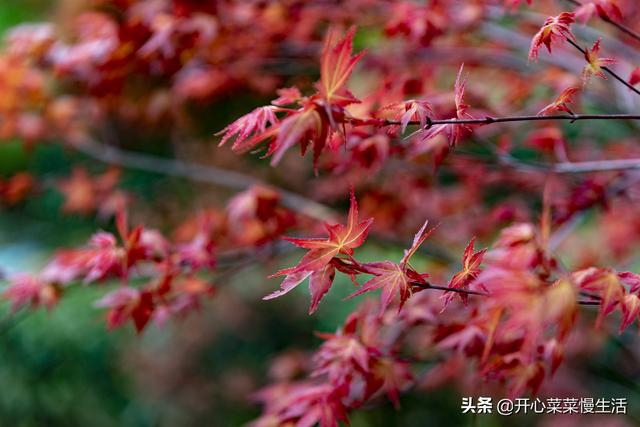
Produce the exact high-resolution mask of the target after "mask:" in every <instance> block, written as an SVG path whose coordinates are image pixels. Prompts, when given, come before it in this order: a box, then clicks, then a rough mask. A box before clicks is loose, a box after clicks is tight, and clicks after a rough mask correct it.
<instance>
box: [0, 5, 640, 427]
mask: <svg viewBox="0 0 640 427" xmlns="http://www.w3.org/2000/svg"><path fill="white" fill-rule="evenodd" d="M69 3H73V2H69ZM59 6H60V5H59V4H54V2H52V1H44V0H1V2H0V35H3V34H4V33H5V31H6V30H7V29H8V28H10V27H12V26H14V25H16V24H20V23H26V22H32V21H38V20H43V19H45V20H46V19H52V17H54V18H53V19H55V16H56V14H59V13H61V12H60V10H59ZM0 96H2V94H1V93H0ZM269 99H270V97H266V98H264V99H263V98H261V97H260V96H259V95H246V94H243V95H239V94H236V95H234V96H232V97H230V98H229V99H223V100H221V101H220V102H217V103H216V104H215V105H212V106H208V107H207V109H206V110H205V111H197V112H196V114H202V115H206V114H208V115H207V117H209V118H210V119H207V120H205V121H204V122H203V125H202V127H203V128H202V133H203V134H210V132H211V131H212V130H218V129H220V128H222V127H224V125H226V123H228V122H229V121H230V119H231V118H233V117H237V116H238V115H240V114H241V113H242V112H246V111H249V110H250V109H251V108H252V107H253V106H256V105H260V104H262V103H264V102H265V101H266V102H268V100H269ZM212 111H214V112H215V114H209V113H211V112H212ZM169 149H170V142H167V141H162V140H161V139H159V140H158V141H156V143H155V144H154V146H153V147H152V148H150V149H148V150H151V151H153V152H155V153H160V154H162V153H163V152H165V151H167V150H169ZM196 149H197V148H196ZM184 150H187V151H188V150H189V147H185V148H184ZM229 155H230V154H229V153H221V154H220V156H229ZM244 161H246V162H252V161H259V160H256V159H253V160H251V159H248V160H246V159H245V160H244ZM78 165H82V166H84V167H85V168H86V169H87V170H89V171H92V172H94V173H102V172H105V171H107V170H108V169H106V167H105V166H104V164H101V163H99V162H96V161H94V160H92V159H90V158H85V157H83V156H82V155H81V154H79V153H77V152H72V151H70V150H66V149H65V148H64V147H63V146H62V145H61V144H56V143H48V144H41V145H36V146H33V147H25V146H24V145H23V144H22V142H21V141H11V140H10V141H3V142H2V143H1V144H0V175H1V176H11V175H12V174H13V173H15V172H16V171H27V172H29V173H30V174H32V175H33V176H36V177H38V181H41V182H47V181H49V182H57V181H59V180H61V179H63V178H67V177H69V176H70V175H71V174H72V172H73V169H74V167H76V166H78ZM270 173H272V174H277V173H278V172H270ZM118 186H119V188H121V189H123V190H125V191H127V192H128V193H130V194H133V195H134V197H135V198H136V199H137V200H138V202H141V203H135V206H136V209H137V211H136V212H135V213H134V217H138V218H140V217H145V218H148V221H149V222H150V223H151V224H154V225H157V226H159V227H162V226H163V225H164V224H166V223H169V222H170V221H167V218H170V219H176V218H177V219H180V218H181V216H183V215H186V212H188V211H189V210H191V209H194V208H200V207H203V206H207V203H209V202H215V201H216V200H218V199H220V198H221V199H224V198H226V197H228V196H229V194H224V193H220V192H219V191H213V190H211V189H209V188H208V187H207V186H204V185H197V184H193V183H191V182H187V181H185V180H182V179H177V178H171V177H166V176H162V175H159V174H153V173H145V172H141V171H136V170H128V169H127V170H123V171H122V175H121V176H120V181H119V184H118ZM196 195H197V197H196ZM142 202H144V203H142ZM64 203H65V200H64V197H63V195H62V194H61V193H60V191H57V190H56V189H54V188H51V187H45V186H43V187H42V188H39V190H38V192H37V193H36V194H35V195H33V196H31V197H28V198H27V199H25V201H24V202H22V203H20V204H17V205H15V206H11V207H10V208H1V210H0V271H1V273H2V274H3V275H7V274H11V273H15V272H18V271H36V270H38V269H39V268H41V267H42V265H43V263H44V262H45V260H46V259H47V257H48V256H50V254H51V253H52V251H53V250H54V249H55V248H59V247H70V246H75V245H78V244H82V243H84V242H85V241H86V240H87V238H88V237H89V236H90V235H91V234H92V233H93V232H94V231H95V230H96V229H97V228H105V229H113V224H112V223H111V222H110V220H107V219H100V217H99V216H97V217H96V216H86V215H74V214H68V213H64V212H63V209H62V206H63V204H64ZM401 253H402V248H401V247H398V248H393V247H389V246H384V245H379V246H376V245H375V244H372V245H368V246H367V247H366V248H365V249H363V251H362V252H361V258H362V259H364V260H366V259H372V260H373V259H385V258H390V259H395V258H397V257H398V256H399V255H400V254H401ZM295 259H296V254H293V255H291V258H289V259H287V257H284V258H281V259H279V260H278V262H277V264H273V263H271V262H264V263H255V264H253V265H250V266H245V267H243V268H242V269H240V270H239V271H235V272H233V274H231V275H229V276H228V277H224V283H219V284H218V285H220V286H219V290H218V294H217V297H216V298H214V299H213V300H212V301H210V302H207V303H206V305H205V306H204V307H203V308H202V309H201V310H200V311H199V312H198V313H195V314H193V315H192V316H190V317H189V318H187V319H185V320H184V321H181V322H170V323H169V324H167V325H165V326H164V327H162V328H159V327H157V326H152V327H150V328H149V329H148V330H146V331H145V332H144V333H143V334H142V335H138V334H136V333H135V331H134V330H133V328H129V327H128V328H121V329H118V330H115V331H113V332H110V333H107V332H106V330H105V326H104V321H103V317H104V313H103V312H102V311H100V310H97V309H96V308H94V306H93V303H94V301H95V300H96V299H98V298H99V297H100V296H102V295H103V294H104V293H105V290H104V289H102V288H101V287H99V286H98V287H95V286H94V287H76V288H74V289H73V290H72V291H71V292H69V293H68V295H66V296H65V298H64V299H63V300H62V301H61V303H60V305H59V306H58V307H56V309H55V310H53V311H51V312H48V311H46V310H44V309H42V310H38V311H37V312H34V313H27V312H18V313H16V314H15V315H12V313H11V312H10V307H9V305H8V304H2V305H1V306H0V310H1V313H0V317H1V319H2V320H0V426H13V427H32V426H33V427H36V426H61V427H62V426H64V427H72V426H91V427H102V426H122V427H134V426H135V427H138V426H140V427H152V426H158V427H160V426H237V425H243V424H245V423H247V422H249V421H250V420H252V419H254V418H255V417H256V416H257V415H258V414H259V407H258V406H257V405H256V404H255V403H254V402H253V401H252V394H253V393H254V392H255V391H256V390H258V389H259V388H260V387H261V386H264V385H265V384H267V383H268V382H269V380H270V379H273V378H276V379H277V378H278V377H279V376H281V375H287V374H288V372H289V371H295V370H296V369H298V367H299V365H304V363H305V362H304V361H305V359H306V358H307V357H308V352H310V351H312V350H314V349H315V348H317V346H318V345H319V343H320V342H321V340H320V339H319V338H318V337H316V336H315V335H314V331H323V332H326V331H333V330H335V329H336V327H337V326H338V325H340V324H341V323H342V322H343V321H344V318H345V317H346V315H347V314H348V313H349V312H350V310H352V309H353V308H354V306H355V305H356V304H357V301H343V298H344V297H345V296H347V295H348V294H349V293H350V291H349V287H348V286H346V285H345V286H334V289H335V291H332V292H331V293H330V294H329V295H328V296H327V299H326V300H325V302H323V309H322V310H319V311H318V312H317V313H316V314H315V315H314V316H308V315H307V306H306V298H307V296H306V294H305V290H304V289H299V290H298V291H296V295H295V296H294V297H291V298H285V299H281V300H278V301H277V302H273V303H271V302H270V303H265V302H263V301H262V300H261V297H262V296H263V295H264V294H265V293H267V292H268V291H269V290H271V289H274V288H275V287H276V286H277V280H267V279H265V277H266V276H267V275H268V274H269V273H271V272H273V271H275V269H276V268H278V267H281V266H282V265H292V262H295ZM341 280H342V279H341ZM630 342H633V341H631V339H628V338H626V337H624V336H623V337H622V338H620V339H619V340H617V341H612V342H610V343H608V344H605V345H604V349H603V350H602V351H601V352H599V353H598V354H597V355H595V356H594V357H593V358H592V359H590V360H587V361H582V362H581V363H582V364H581V365H580V366H581V367H583V368H584V369H585V372H589V373H590V376H589V377H586V376H582V377H581V379H580V381H581V380H582V379H584V380H585V381H588V382H589V383H590V384H589V387H590V389H591V390H593V395H594V397H600V396H603V397H604V396H625V397H627V398H628V399H629V401H630V402H631V404H630V408H629V410H630V411H631V412H632V414H631V415H632V416H634V417H635V418H634V419H635V420H639V418H638V414H639V411H640V405H637V404H634V402H636V403H637V402H639V401H640V400H639V399H638V398H639V397H640V386H639V385H638V383H637V382H635V381H633V380H630V379H629V377H627V376H626V375H625V374H624V373H620V372H617V371H615V370H614V369H612V367H611V363H612V361H619V360H620V358H621V356H620V354H621V352H622V353H624V351H622V350H621V348H622V349H624V346H626V345H628V344H629V343H630ZM636 344H637V341H636ZM283 354H284V356H282V355H283ZM276 355H280V358H279V359H276V363H275V364H274V363H273V358H274V357H275V356H276ZM637 369H638V367H637V366H631V367H629V370H631V371H633V370H635V371H636V373H637ZM282 371H284V374H283V372H282ZM623 372H624V370H623ZM566 375H569V376H570V375H571V373H570V372H569V373H567V374H566ZM631 378H633V377H631ZM460 397H461V396H460V395H459V392H458V391H456V390H455V389H453V388H452V387H451V388H449V387H444V388H439V389H437V390H428V391H424V390H422V391H417V392H415V393H410V394H408V395H407V396H404V397H403V398H402V401H401V405H402V410H401V411H396V410H395V409H394V408H393V407H392V405H391V404H390V403H388V402H386V401H383V402H380V404H379V405H377V406H375V407H371V408H369V407H367V408H364V409H363V410H360V411H358V412H356V413H355V414H353V415H352V416H351V421H352V425H353V426H356V427H358V426H380V427H382V426H391V425H393V426H422V425H425V426H427V425H433V426H457V425H474V426H486V427H489V426H500V425H505V426H526V425H539V424H540V420H539V419H537V418H527V417H515V416H514V417H507V418H505V417H494V416H482V417H463V416H462V415H461V414H460ZM545 422H546V421H545ZM548 425H550V426H551V425H554V426H555V425H574V424H571V423H569V422H567V423H566V424H559V423H557V422H556V421H553V422H552V421H549V422H548ZM638 425H640V424H638Z"/></svg>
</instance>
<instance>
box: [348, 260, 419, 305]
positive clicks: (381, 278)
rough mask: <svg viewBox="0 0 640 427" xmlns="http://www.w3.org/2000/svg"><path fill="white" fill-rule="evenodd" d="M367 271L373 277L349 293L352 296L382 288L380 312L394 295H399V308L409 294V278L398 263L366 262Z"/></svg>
mask: <svg viewBox="0 0 640 427" xmlns="http://www.w3.org/2000/svg"><path fill="white" fill-rule="evenodd" d="M366 268H367V272H370V273H371V274H374V275H375V277H373V278H372V279H370V280H369V281H368V282H366V283H365V284H364V285H362V287H361V288H360V289H358V290H357V291H355V292H354V293H352V294H351V295H349V296H348V297H347V298H353V297H355V296H358V295H362V294H364V293H365V292H370V291H373V290H376V289H382V293H381V294H380V314H381V315H382V313H384V311H385V310H386V309H387V307H388V306H389V304H391V301H392V300H393V299H394V298H395V296H396V295H398V294H399V295H400V306H399V308H398V309H399V310H400V309H402V306H403V305H404V303H405V301H407V299H409V297H410V296H411V286H410V284H409V278H408V277H407V275H406V274H405V272H404V270H403V269H402V267H400V265H398V264H396V263H394V262H391V261H383V262H373V263H369V264H366Z"/></svg>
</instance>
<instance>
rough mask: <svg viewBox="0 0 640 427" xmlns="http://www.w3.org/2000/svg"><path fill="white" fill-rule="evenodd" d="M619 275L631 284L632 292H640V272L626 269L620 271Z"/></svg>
mask: <svg viewBox="0 0 640 427" xmlns="http://www.w3.org/2000/svg"><path fill="white" fill-rule="evenodd" d="M618 277H619V278H620V280H621V281H622V283H624V284H625V285H627V286H629V288H630V289H629V291H630V292H631V293H636V292H640V274H636V273H632V272H630V271H624V272H622V273H618Z"/></svg>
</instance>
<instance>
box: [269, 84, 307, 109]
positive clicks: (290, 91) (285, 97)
mask: <svg viewBox="0 0 640 427" xmlns="http://www.w3.org/2000/svg"><path fill="white" fill-rule="evenodd" d="M276 93H277V94H278V98H277V99H274V100H273V101H271V103H272V104H273V105H277V106H279V107H282V106H285V105H291V104H295V103H297V102H299V101H300V100H301V99H302V94H301V93H300V90H299V89H298V88H297V87H286V88H282V89H278V90H277V91H276Z"/></svg>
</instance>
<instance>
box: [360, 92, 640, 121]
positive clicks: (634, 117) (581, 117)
mask: <svg viewBox="0 0 640 427" xmlns="http://www.w3.org/2000/svg"><path fill="white" fill-rule="evenodd" d="M634 89H635V88H634ZM639 94H640V92H639ZM545 120H565V121H568V122H571V123H573V122H578V121H583V120H640V114H574V115H570V114H556V115H550V116H533V115H525V116H505V117H491V116H487V117H484V118H478V119H442V120H440V119H437V120H434V119H427V124H426V126H425V127H426V128H427V129H428V128H430V127H432V126H435V125H489V124H493V123H508V122H539V121H545ZM352 123H354V124H356V125H359V124H361V125H378V126H390V125H400V121H399V120H384V119H380V120H379V119H372V120H361V121H359V120H352ZM409 124H413V125H418V124H420V122H418V121H411V122H409Z"/></svg>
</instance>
